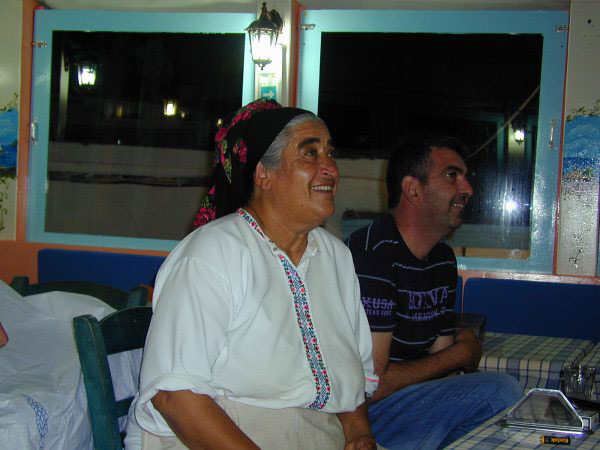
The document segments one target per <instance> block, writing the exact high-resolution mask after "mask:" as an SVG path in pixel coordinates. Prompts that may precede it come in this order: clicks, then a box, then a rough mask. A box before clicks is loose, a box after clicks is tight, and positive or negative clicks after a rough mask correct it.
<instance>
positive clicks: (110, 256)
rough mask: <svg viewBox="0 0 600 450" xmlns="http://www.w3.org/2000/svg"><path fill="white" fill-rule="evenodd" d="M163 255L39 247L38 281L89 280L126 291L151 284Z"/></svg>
mask: <svg viewBox="0 0 600 450" xmlns="http://www.w3.org/2000/svg"><path fill="white" fill-rule="evenodd" d="M164 259H165V257H164V256H151V255H135V254H129V253H108V252H93V251H85V250H63V249H42V250H40V251H39V252H38V281H39V282H40V283H47V282H50V281H91V282H95V283H101V284H107V285H109V286H113V287H116V288H119V289H123V290H125V291H129V290H131V289H133V288H134V287H136V286H139V285H140V284H145V285H148V286H154V279H155V278H156V273H157V272H158V269H159V267H160V265H161V264H162V262H163V261H164Z"/></svg>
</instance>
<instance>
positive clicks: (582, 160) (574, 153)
mask: <svg viewBox="0 0 600 450" xmlns="http://www.w3.org/2000/svg"><path fill="white" fill-rule="evenodd" d="M599 189H600V117H598V116H594V115H588V116H578V117H575V118H574V119H573V120H568V121H567V123H566V124H565V147H564V158H563V182H562V191H561V192H562V196H563V199H564V198H565V196H567V197H568V196H577V197H579V198H587V199H590V198H597V197H598V191H599ZM597 258H598V259H597V265H596V276H600V252H598V256H597Z"/></svg>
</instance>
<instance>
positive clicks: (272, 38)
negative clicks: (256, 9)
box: [245, 2, 283, 70]
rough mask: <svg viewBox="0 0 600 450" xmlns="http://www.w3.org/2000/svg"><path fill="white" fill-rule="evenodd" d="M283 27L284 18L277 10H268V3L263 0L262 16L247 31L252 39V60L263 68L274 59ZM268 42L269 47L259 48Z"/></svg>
mask: <svg viewBox="0 0 600 450" xmlns="http://www.w3.org/2000/svg"><path fill="white" fill-rule="evenodd" d="M282 29H283V19H282V18H281V16H280V15H279V13H278V12H277V11H275V10H274V9H272V10H271V11H267V3H266V2H263V4H262V10H261V12H260V17H259V18H258V19H257V20H255V21H254V22H252V23H251V24H250V25H248V27H247V28H246V29H245V31H247V32H248V37H249V39H250V50H251V52H252V60H253V61H254V64H256V65H258V66H259V67H260V68H261V70H262V69H264V67H265V66H266V65H267V64H269V63H271V62H272V61H273V58H272V55H273V51H274V49H275V46H276V45H277V39H278V37H279V34H280V33H281V30H282ZM267 43H268V48H267V49H265V48H259V45H260V46H261V47H263V46H265V45H266V44H267Z"/></svg>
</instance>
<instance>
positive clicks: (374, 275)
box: [346, 214, 458, 361]
mask: <svg viewBox="0 0 600 450" xmlns="http://www.w3.org/2000/svg"><path fill="white" fill-rule="evenodd" d="M346 245H348V247H349V248H350V251H351V252H352V257H353V259H354V266H355V269H356V274H357V275H358V279H359V282H360V292H361V298H362V303H363V306H364V308H365V312H366V313H367V317H368V318H369V324H370V326H371V331H374V332H377V331H379V332H386V331H393V338H392V345H391V349H390V361H401V360H404V359H415V358H419V357H421V356H424V355H426V354H427V352H428V350H429V348H430V347H431V345H432V344H433V342H434V341H435V339H436V338H437V337H438V336H446V335H453V334H454V331H455V327H454V322H455V315H454V300H455V294H456V282H457V276H458V274H457V271H456V258H455V256H454V252H453V251H452V249H451V248H450V247H449V246H448V245H446V244H444V243H442V242H440V243H438V244H437V245H436V246H435V247H433V249H432V250H431V252H430V253H429V255H428V257H427V259H426V261H421V260H420V259H418V258H416V257H415V256H414V255H413V254H412V253H411V252H410V250H409V249H408V247H407V246H406V244H405V243H404V240H403V239H402V236H401V235H400V232H399V231H398V228H397V227H396V223H395V221H394V218H393V217H392V216H391V215H389V214H388V215H386V216H384V217H382V218H380V219H378V220H376V221H374V222H373V223H371V225H369V226H367V227H365V228H361V229H360V230H357V231H355V232H354V233H352V234H351V235H350V236H349V237H348V239H346Z"/></svg>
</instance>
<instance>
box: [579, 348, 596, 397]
mask: <svg viewBox="0 0 600 450" xmlns="http://www.w3.org/2000/svg"><path fill="white" fill-rule="evenodd" d="M579 364H580V365H582V366H591V367H595V368H596V382H595V383H594V396H595V400H596V401H599V402H600V344H596V346H595V347H594V349H593V350H592V351H591V352H589V353H588V354H587V355H586V356H585V357H584V358H583V359H582V360H581V361H579Z"/></svg>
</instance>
